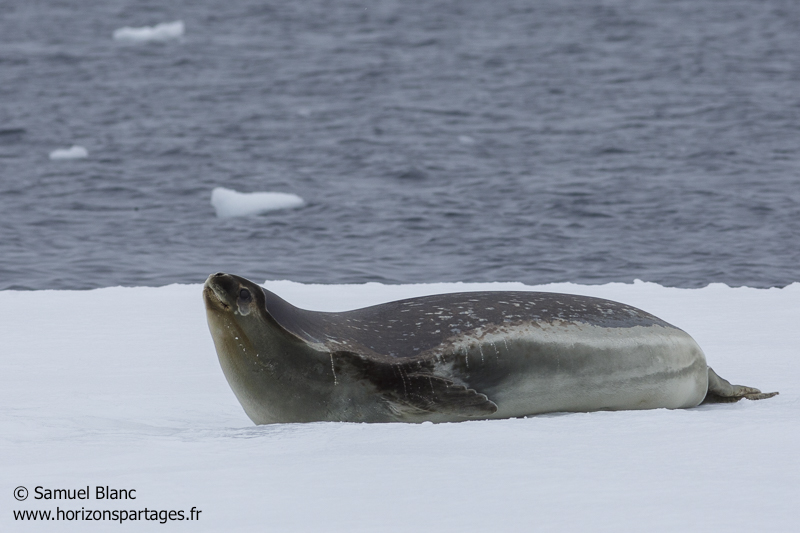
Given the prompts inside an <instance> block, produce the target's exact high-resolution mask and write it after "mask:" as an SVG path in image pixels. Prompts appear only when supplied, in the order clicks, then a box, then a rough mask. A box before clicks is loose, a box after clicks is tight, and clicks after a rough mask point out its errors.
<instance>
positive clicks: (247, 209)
mask: <svg viewBox="0 0 800 533" xmlns="http://www.w3.org/2000/svg"><path fill="white" fill-rule="evenodd" d="M211 205H212V206H214V210H216V212H217V216H218V217H220V218H230V217H245V216H250V215H258V214H261V213H266V212H267V211H275V210H278V209H292V208H295V207H302V206H303V205H305V202H304V201H303V199H302V198H300V197H299V196H297V195H296V194H289V193H284V192H249V193H246V192H238V191H234V190H232V189H226V188H224V187H217V188H215V189H214V190H213V191H211Z"/></svg>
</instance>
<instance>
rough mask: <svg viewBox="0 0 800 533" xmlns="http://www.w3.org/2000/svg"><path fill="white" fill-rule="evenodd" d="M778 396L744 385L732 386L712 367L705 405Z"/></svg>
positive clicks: (709, 368) (709, 372)
mask: <svg viewBox="0 0 800 533" xmlns="http://www.w3.org/2000/svg"><path fill="white" fill-rule="evenodd" d="M777 394H778V393H777V392H761V391H760V390H758V389H756V388H753V387H745V386H744V385H731V383H730V382H729V381H728V380H726V379H723V378H721V377H719V376H718V375H717V373H716V372H714V370H712V369H711V367H708V392H707V393H706V399H705V400H703V403H726V402H738V401H739V400H741V399H742V398H747V399H748V400H764V399H766V398H772V397H773V396H775V395H777Z"/></svg>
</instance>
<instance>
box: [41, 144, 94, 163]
mask: <svg viewBox="0 0 800 533" xmlns="http://www.w3.org/2000/svg"><path fill="white" fill-rule="evenodd" d="M88 155H89V151H88V150H86V148H84V147H83V146H77V145H76V146H73V147H72V148H59V149H58V150H53V151H52V152H50V159H53V160H56V159H83V158H84V157H87V156H88Z"/></svg>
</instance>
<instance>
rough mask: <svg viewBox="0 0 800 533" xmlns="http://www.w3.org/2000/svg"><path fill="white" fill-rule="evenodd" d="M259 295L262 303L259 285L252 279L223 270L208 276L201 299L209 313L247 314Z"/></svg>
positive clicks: (262, 298) (261, 292)
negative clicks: (226, 272)
mask: <svg viewBox="0 0 800 533" xmlns="http://www.w3.org/2000/svg"><path fill="white" fill-rule="evenodd" d="M259 295H261V302H262V304H263V301H264V297H263V291H262V290H261V287H259V286H258V285H256V284H255V283H253V282H252V281H249V280H246V279H244V278H240V277H239V276H233V275H231V274H225V273H223V272H217V273H216V274H211V275H210V276H208V279H207V280H206V283H205V285H204V286H203V299H204V300H205V303H206V310H207V311H208V312H209V313H211V312H215V313H233V314H235V315H240V316H247V315H249V314H250V313H251V312H252V310H253V309H254V307H253V306H254V304H256V303H257V300H258V296H259Z"/></svg>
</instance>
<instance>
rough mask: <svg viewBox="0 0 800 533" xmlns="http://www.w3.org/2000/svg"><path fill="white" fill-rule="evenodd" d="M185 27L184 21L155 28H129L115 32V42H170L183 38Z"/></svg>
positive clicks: (158, 25) (167, 23)
mask: <svg viewBox="0 0 800 533" xmlns="http://www.w3.org/2000/svg"><path fill="white" fill-rule="evenodd" d="M185 29H186V28H185V26H184V24H183V21H182V20H176V21H175V22H162V23H161V24H156V25H155V26H143V27H140V28H130V27H128V26H126V27H124V28H119V29H117V30H114V40H116V41H128V42H147V41H169V40H171V39H179V38H181V37H183V33H184V31H185Z"/></svg>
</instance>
